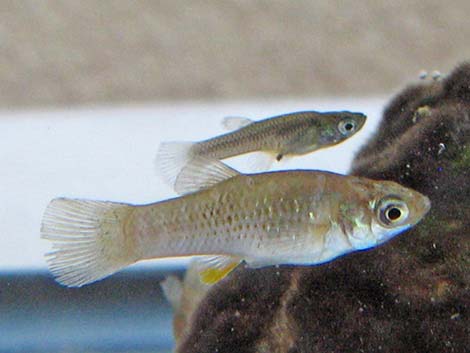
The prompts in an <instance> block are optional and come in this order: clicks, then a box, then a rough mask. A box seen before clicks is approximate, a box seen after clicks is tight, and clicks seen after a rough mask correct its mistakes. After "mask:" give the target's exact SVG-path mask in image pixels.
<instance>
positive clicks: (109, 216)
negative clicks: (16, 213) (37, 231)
mask: <svg viewBox="0 0 470 353" xmlns="http://www.w3.org/2000/svg"><path fill="white" fill-rule="evenodd" d="M132 209H133V208H132V206H130V205H127V204H122V203H114V202H103V201H88V200H74V199H66V198H57V199H54V200H52V201H51V202H50V203H49V205H48V206H47V208H46V211H45V213H44V217H43V221H42V226H41V237H42V238H43V239H47V240H50V241H51V242H52V251H51V252H50V253H48V254H47V255H46V259H47V262H48V265H49V269H50V271H51V272H52V274H53V275H54V277H55V279H56V281H57V282H59V283H61V284H63V285H65V286H67V287H81V286H83V285H85V284H89V283H92V282H95V281H97V280H99V279H102V278H104V277H107V276H109V275H111V274H113V273H115V272H117V271H119V270H120V269H122V268H123V267H125V266H128V265H130V264H132V263H134V262H136V261H138V260H139V255H138V252H137V251H136V245H135V242H134V240H133V239H134V238H133V237H129V236H128V234H126V233H125V224H126V221H127V219H128V218H129V216H130V215H131V214H132V212H131V211H132Z"/></svg>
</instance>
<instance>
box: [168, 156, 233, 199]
mask: <svg viewBox="0 0 470 353" xmlns="http://www.w3.org/2000/svg"><path fill="white" fill-rule="evenodd" d="M237 175H240V173H239V172H238V171H237V170H235V169H233V168H230V167H229V166H228V165H226V164H224V163H222V162H221V161H219V160H217V159H212V158H206V157H202V156H196V157H194V158H193V159H191V160H190V161H189V162H188V163H187V164H186V166H185V167H184V168H183V169H182V170H181V172H180V173H179V174H178V175H177V177H176V180H175V185H174V187H175V191H176V192H177V193H178V194H180V195H185V194H189V193H192V192H196V191H200V190H204V189H207V188H209V187H211V186H214V185H216V184H218V183H220V182H221V181H224V180H227V179H230V178H233V177H234V176H237Z"/></svg>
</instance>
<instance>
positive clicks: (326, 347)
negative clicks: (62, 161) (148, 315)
mask: <svg viewBox="0 0 470 353" xmlns="http://www.w3.org/2000/svg"><path fill="white" fill-rule="evenodd" d="M352 174H355V175H360V176H366V177H371V178H377V179H389V180H394V181H397V182H399V183H400V184H402V185H404V186H407V187H411V188H413V189H415V190H417V191H419V192H421V193H423V194H425V195H427V196H429V198H430V199H431V202H432V205H433V207H432V210H431V212H430V214H429V215H428V216H427V217H426V218H425V220H424V221H423V222H422V223H421V224H420V225H419V226H418V227H416V228H414V229H412V230H410V231H409V232H407V233H406V234H405V235H403V236H401V237H398V238H397V239H395V240H392V241H391V242H389V243H388V244H386V245H385V246H382V247H380V248H376V249H374V250H373V251H366V252H359V253H356V254H352V255H350V256H347V257H344V258H340V259H338V260H336V261H333V262H331V263H328V264H325V265H323V266H316V267H293V266H281V267H280V268H265V269H260V270H251V269H248V268H242V267H239V268H237V269H236V270H235V271H234V273H233V275H232V276H230V277H228V278H226V279H225V280H223V281H221V282H220V283H218V284H217V285H215V286H213V287H212V288H211V289H210V290H209V292H208V294H207V296H205V298H204V299H202V302H201V303H200V305H199V306H198V307H197V308H196V309H195V311H194V314H192V315H191V313H192V312H191V311H188V312H187V313H186V317H183V318H180V320H183V321H185V322H186V327H184V330H185V332H187V334H186V335H184V337H182V338H181V339H180V340H179V341H178V342H177V343H178V349H177V351H178V352H185V353H191V352H217V351H218V352H238V353H240V352H289V353H294V352H299V353H300V352H332V351H335V352H339V351H340V352H377V351H384V352H407V353H409V352H464V351H466V349H467V347H468V345H469V337H470V331H469V330H470V329H469V328H470V322H469V319H468V306H469V303H470V294H469V293H470V292H469V283H470V278H469V257H470V252H469V248H470V241H469V238H470V187H469V183H468V181H469V180H470V63H464V64H462V65H460V66H459V67H457V68H456V69H455V70H454V71H453V72H452V73H451V74H450V75H449V76H448V77H446V78H445V79H443V80H442V81H432V82H422V83H420V84H416V85H412V86H410V87H408V88H406V89H405V90H404V91H403V92H401V93H400V94H398V95H397V96H396V97H395V98H394V99H392V101H391V102H390V104H389V105H388V107H387V108H386V109H385V112H384V116H383V119H382V122H381V125H380V127H379V130H378V132H377V133H376V135H375V136H374V137H373V138H372V139H371V141H369V143H368V145H367V146H365V147H364V148H363V149H362V151H360V153H359V154H358V155H357V157H356V159H355V163H354V165H353V169H352ZM184 300H190V299H188V298H183V301H184Z"/></svg>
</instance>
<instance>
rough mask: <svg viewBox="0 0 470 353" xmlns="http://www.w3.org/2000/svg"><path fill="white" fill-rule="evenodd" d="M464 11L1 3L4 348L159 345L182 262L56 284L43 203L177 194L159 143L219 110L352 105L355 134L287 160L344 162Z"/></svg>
mask: <svg viewBox="0 0 470 353" xmlns="http://www.w3.org/2000/svg"><path fill="white" fill-rule="evenodd" d="M469 14H470V2H469V1H465V0H458V1H453V2H452V3H446V2H442V1H436V0H430V1H404V0H396V1H392V2H391V1H384V0H376V1H372V0H365V1H326V0H321V1H307V0H300V1H295V2H287V1H276V0H239V1H215V0H191V1H189V0H188V1H182V0H162V1H142V0H140V1H139V0H137V1H122V0H117V1H108V0H106V1H91V0H84V1H52V0H44V1H34V0H24V1H14V0H1V1H0V168H1V169H2V170H1V172H0V199H1V200H2V202H1V203H0V352H150V351H153V352H154V351H170V350H171V348H172V344H173V343H172V338H171V309H170V307H169V304H168V303H167V301H166V300H165V299H164V298H163V297H162V292H161V290H160V287H159V284H158V282H159V281H160V280H161V279H162V278H164V276H165V275H166V274H167V273H172V272H175V271H176V272H178V273H180V271H181V264H175V263H173V264H166V265H164V266H157V267H152V266H147V267H145V266H140V267H139V266H137V267H133V268H132V269H130V270H127V271H124V272H122V273H120V274H117V275H115V276H112V277H110V278H109V279H107V280H105V281H102V282H99V283H97V284H93V285H91V286H87V287H84V288H81V289H67V288H63V287H60V286H59V285H58V284H57V283H55V282H54V281H53V280H52V278H51V277H50V275H49V273H48V271H47V270H46V264H45V261H44V258H43V254H44V252H45V251H47V244H44V242H41V241H40V240H39V229H40V222H41V217H42V213H43V211H44V207H45V206H46V205H47V202H48V201H49V200H50V199H52V198H53V197H57V196H69V197H83V198H93V199H107V200H116V201H123V202H124V201H125V202H133V203H145V202H152V201H156V200H160V199H164V198H168V197H172V196H174V193H172V191H171V190H170V189H168V188H166V187H165V186H163V185H162V184H161V182H160V181H159V180H158V178H157V176H156V173H155V170H154V169H155V168H154V166H153V163H152V161H153V158H154V155H155V152H156V150H157V148H158V144H159V143H160V142H161V141H165V140H198V139H203V138H208V137H211V136H214V135H217V134H220V133H222V132H223V130H222V128H221V127H220V120H221V118H222V117H224V116H227V115H242V116H248V117H250V118H254V119H261V118H264V117H267V116H271V115H277V114H280V113H284V112H290V111H295V110H307V109H308V110H320V111H325V110H352V111H362V112H364V113H366V114H367V115H368V117H369V120H368V123H367V126H366V127H365V128H364V131H363V132H361V133H360V134H358V137H357V139H352V141H348V142H346V143H344V144H342V145H340V146H338V147H337V148H335V149H331V150H326V151H325V152H323V151H321V152H318V154H315V156H309V157H305V159H298V160H297V159H296V160H294V161H292V162H290V163H291V164H289V165H287V166H286V167H287V168H289V167H290V168H299V167H304V168H315V169H326V170H332V171H337V172H342V173H345V172H347V170H348V168H349V163H350V161H351V159H352V157H353V155H354V152H355V151H357V149H358V148H359V147H360V145H361V144H363V143H364V142H365V141H366V140H367V137H368V136H370V134H371V133H373V131H374V129H375V126H376V125H377V123H378V119H379V118H380V113H381V110H382V109H383V106H384V104H385V103H386V102H387V101H388V100H389V99H390V97H391V96H392V95H393V94H395V93H397V92H398V91H399V90H401V89H402V88H403V87H404V86H405V85H407V84H410V83H416V82H418V80H419V76H420V75H421V76H423V77H424V76H425V75H424V74H423V72H424V71H426V72H428V76H427V78H425V79H428V80H430V79H432V76H433V75H434V76H436V75H437V74H436V73H435V71H437V72H442V73H443V74H446V73H447V72H448V71H449V70H451V69H452V68H453V67H454V66H455V65H456V64H457V63H459V62H462V61H464V60H467V59H469V58H470V46H469V45H468V38H470V22H469V20H468V16H469Z"/></svg>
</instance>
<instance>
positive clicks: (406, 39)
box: [0, 0, 470, 108]
mask: <svg viewBox="0 0 470 353" xmlns="http://www.w3.org/2000/svg"><path fill="white" fill-rule="evenodd" d="M451 3H452V4H453V5H452V6H448V5H447V2H443V1H436V0H430V1H406V0H394V1H389V0H376V1H374V0H366V1H358V0H351V1H341V2H339V1H307V0H301V1H275V0H260V1H254V0H240V1H220V0H206V1H202V0H188V1H182V0H163V1H93V0H85V1H73V0H68V1H52V0H47V1H46V0H45V1H35V0H29V1H26V0H24V1H19V0H11V1H8V0H2V1H0V108H5V107H24V106H34V105H41V106H45V105H47V106H49V105H69V104H90V103H110V102H129V101H158V100H166V99H188V98H189V99H214V98H223V99H234V98H254V97H260V96H281V95H282V96H286V95H287V96H318V95H366V94H375V93H390V92H392V91H395V90H396V89H398V88H399V87H401V86H402V85H403V84H404V83H407V82H409V81H410V80H414V79H416V78H417V74H418V72H419V71H420V70H421V69H427V70H434V69H438V70H441V71H443V72H446V71H448V70H449V69H451V68H452V67H453V66H454V65H455V64H456V63H457V62H460V61H463V60H464V59H470V20H469V18H470V17H469V16H470V1H468V0H459V1H453V2H451Z"/></svg>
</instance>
